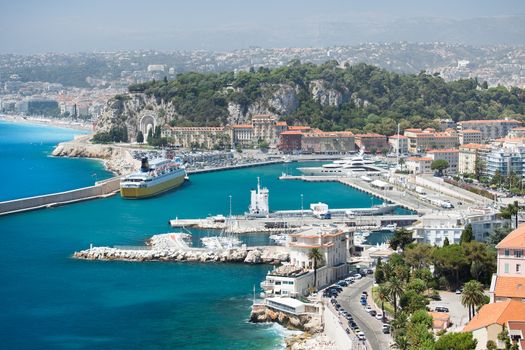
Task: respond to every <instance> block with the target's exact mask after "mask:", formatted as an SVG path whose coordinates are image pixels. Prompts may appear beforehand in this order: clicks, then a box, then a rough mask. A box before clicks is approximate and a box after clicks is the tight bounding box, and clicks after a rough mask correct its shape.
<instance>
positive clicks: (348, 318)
mask: <svg viewBox="0 0 525 350" xmlns="http://www.w3.org/2000/svg"><path fill="white" fill-rule="evenodd" d="M346 319H347V320H348V321H353V320H354V318H353V317H352V315H350V314H348V315H346Z"/></svg>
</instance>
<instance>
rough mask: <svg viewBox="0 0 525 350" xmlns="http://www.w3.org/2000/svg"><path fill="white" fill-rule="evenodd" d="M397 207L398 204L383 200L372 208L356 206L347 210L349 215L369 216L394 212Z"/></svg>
mask: <svg viewBox="0 0 525 350" xmlns="http://www.w3.org/2000/svg"><path fill="white" fill-rule="evenodd" d="M396 208H397V205H396V204H388V203H385V202H383V203H382V204H379V205H374V206H372V208H354V209H350V210H347V211H346V213H345V214H346V215H347V216H368V215H383V214H388V213H391V212H393V211H394V210H395V209H396Z"/></svg>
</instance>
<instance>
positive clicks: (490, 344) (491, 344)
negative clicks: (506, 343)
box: [486, 340, 498, 350]
mask: <svg viewBox="0 0 525 350" xmlns="http://www.w3.org/2000/svg"><path fill="white" fill-rule="evenodd" d="M486 347H487V350H498V347H497V346H496V342H495V341H494V340H488V341H487V345H486Z"/></svg>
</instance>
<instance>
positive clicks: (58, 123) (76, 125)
mask: <svg viewBox="0 0 525 350" xmlns="http://www.w3.org/2000/svg"><path fill="white" fill-rule="evenodd" d="M0 121H5V122H9V123H18V124H32V125H45V126H53V127H57V128H65V129H73V130H80V131H89V132H92V131H93V126H92V125H91V124H88V123H82V122H76V121H72V120H65V119H54V118H46V117H33V116H23V115H7V114H0Z"/></svg>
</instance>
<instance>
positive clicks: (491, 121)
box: [458, 119, 521, 125]
mask: <svg viewBox="0 0 525 350" xmlns="http://www.w3.org/2000/svg"><path fill="white" fill-rule="evenodd" d="M493 123H518V124H521V123H520V122H519V121H517V120H516V119H487V120H483V119H476V120H464V121H461V122H459V123H458V124H461V125H463V124H493Z"/></svg>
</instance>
